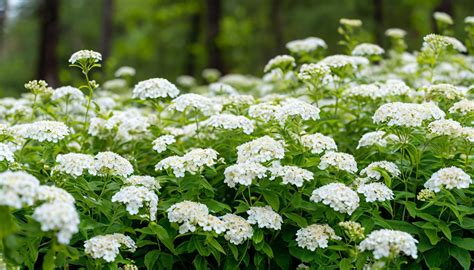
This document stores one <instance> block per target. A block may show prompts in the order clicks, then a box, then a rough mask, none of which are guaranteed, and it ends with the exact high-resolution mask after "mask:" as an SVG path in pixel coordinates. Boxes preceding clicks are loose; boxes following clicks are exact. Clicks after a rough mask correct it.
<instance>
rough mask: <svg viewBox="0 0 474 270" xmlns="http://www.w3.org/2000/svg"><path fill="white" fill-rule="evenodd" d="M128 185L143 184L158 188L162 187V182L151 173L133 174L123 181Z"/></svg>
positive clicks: (147, 186)
mask: <svg viewBox="0 0 474 270" xmlns="http://www.w3.org/2000/svg"><path fill="white" fill-rule="evenodd" d="M123 182H124V183H125V184H126V185H133V186H143V187H146V188H148V189H151V190H158V189H160V188H161V186H160V182H158V181H157V180H156V179H155V178H154V177H152V176H149V175H132V176H130V177H128V178H125V180H124V181H123Z"/></svg>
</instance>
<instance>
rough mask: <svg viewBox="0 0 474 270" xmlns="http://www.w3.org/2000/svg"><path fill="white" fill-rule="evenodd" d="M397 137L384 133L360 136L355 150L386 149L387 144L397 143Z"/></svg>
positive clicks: (376, 132) (370, 133)
mask: <svg viewBox="0 0 474 270" xmlns="http://www.w3.org/2000/svg"><path fill="white" fill-rule="evenodd" d="M397 140H398V137H397V136H396V135H393V134H387V133H385V131H373V132H368V133H366V134H364V135H362V138H360V140H359V144H358V145H357V149H359V148H361V147H368V146H375V145H376V146H380V147H386V146H387V144H388V143H389V142H394V141H397Z"/></svg>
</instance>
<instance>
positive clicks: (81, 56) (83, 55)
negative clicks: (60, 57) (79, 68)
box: [69, 50, 102, 64]
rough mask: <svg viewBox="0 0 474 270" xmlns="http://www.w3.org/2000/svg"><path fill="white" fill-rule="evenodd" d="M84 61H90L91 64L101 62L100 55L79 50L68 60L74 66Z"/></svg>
mask: <svg viewBox="0 0 474 270" xmlns="http://www.w3.org/2000/svg"><path fill="white" fill-rule="evenodd" d="M84 60H92V61H93V62H95V63H97V62H100V61H102V54H100V53H98V52H95V51H92V50H80V51H77V52H75V53H73V54H72V55H71V58H69V63H71V64H76V63H77V62H81V61H84Z"/></svg>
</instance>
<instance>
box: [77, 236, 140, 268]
mask: <svg viewBox="0 0 474 270" xmlns="http://www.w3.org/2000/svg"><path fill="white" fill-rule="evenodd" d="M122 246H125V247H126V248H127V250H128V251H129V252H135V250H136V248H137V246H136V245H135V241H133V239H132V238H130V236H126V235H123V234H121V233H114V234H106V235H99V236H95V237H92V238H91V239H89V240H87V241H85V242H84V252H85V253H86V254H87V255H89V256H91V257H92V258H94V259H104V260H105V261H106V262H113V261H114V260H115V258H116V257H117V255H118V254H119V253H120V250H119V249H120V248H121V247H122Z"/></svg>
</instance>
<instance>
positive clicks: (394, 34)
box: [385, 28, 407, 38]
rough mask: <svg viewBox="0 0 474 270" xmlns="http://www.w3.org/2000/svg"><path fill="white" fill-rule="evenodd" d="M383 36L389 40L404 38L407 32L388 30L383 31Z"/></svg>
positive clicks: (395, 29)
mask: <svg viewBox="0 0 474 270" xmlns="http://www.w3.org/2000/svg"><path fill="white" fill-rule="evenodd" d="M385 35H386V36H387V37H391V38H404V37H405V36H406V35H407V31H405V30H403V29H400V28H389V29H387V30H386V31H385Z"/></svg>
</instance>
